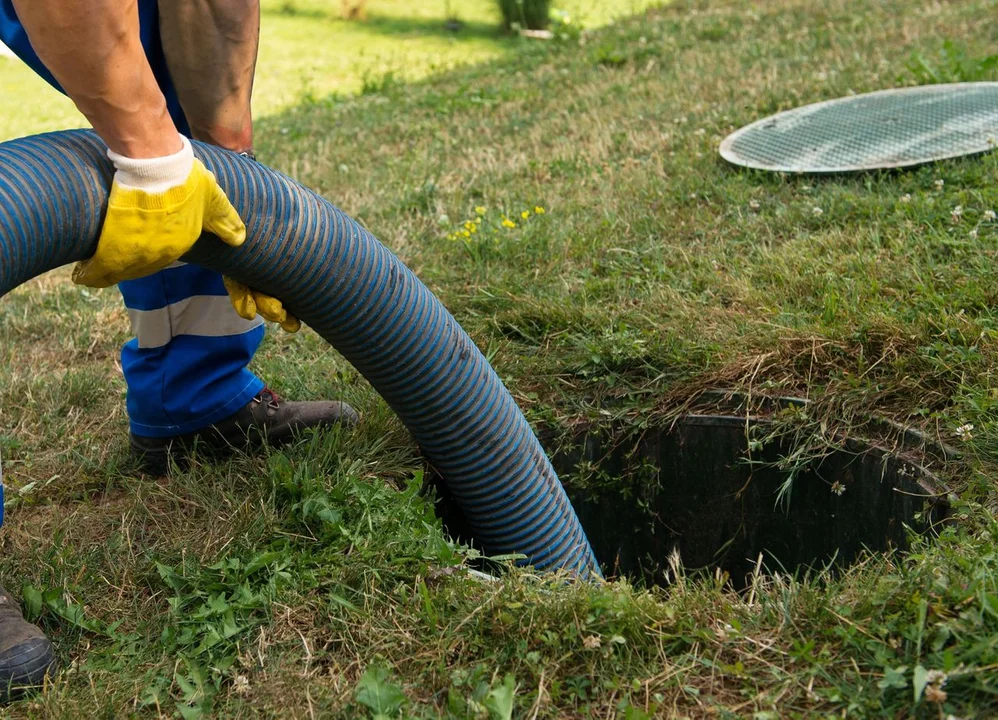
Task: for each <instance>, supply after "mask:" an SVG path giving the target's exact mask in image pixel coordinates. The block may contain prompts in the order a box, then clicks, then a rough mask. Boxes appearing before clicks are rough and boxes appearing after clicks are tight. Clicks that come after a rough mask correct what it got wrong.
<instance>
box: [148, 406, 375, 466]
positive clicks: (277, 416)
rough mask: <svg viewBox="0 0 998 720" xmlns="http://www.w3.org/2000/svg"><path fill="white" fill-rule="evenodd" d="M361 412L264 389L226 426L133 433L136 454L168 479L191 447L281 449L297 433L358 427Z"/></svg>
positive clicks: (230, 449) (231, 417) (222, 449)
mask: <svg viewBox="0 0 998 720" xmlns="http://www.w3.org/2000/svg"><path fill="white" fill-rule="evenodd" d="M359 420H360V416H359V415H358V414H357V411H356V410H354V409H353V408H352V407H350V406H349V405H347V404H346V403H344V402H337V401H323V402H288V401H285V400H281V399H280V398H279V397H278V396H277V394H276V393H275V392H274V391H273V390H271V389H270V388H264V389H263V390H261V391H260V394H259V395H257V396H256V397H255V398H253V399H252V400H251V401H250V402H249V404H248V405H246V407H244V408H243V409H242V410H240V411H238V412H237V413H236V414H235V415H232V416H230V417H228V418H226V419H225V420H222V421H221V422H218V423H215V424H214V425H211V426H209V427H207V428H205V429H204V430H199V431H198V432H195V433H190V434H188V435H180V436H177V437H169V438H150V437H140V436H138V435H135V434H134V433H133V434H132V435H131V445H132V454H133V455H134V456H135V457H136V458H137V459H138V461H139V463H140V465H141V467H142V470H143V471H144V472H146V473H148V474H150V475H166V474H167V473H169V471H170V460H171V459H172V460H173V461H174V462H178V463H182V462H183V461H184V460H185V459H186V458H187V456H188V455H189V453H190V451H191V449H192V448H194V447H195V446H197V447H198V448H200V449H204V450H208V451H214V452H221V453H228V452H231V451H233V450H252V449H253V448H254V447H258V446H260V445H262V444H263V443H264V442H266V443H268V444H270V445H280V444H281V443H284V442H287V441H288V440H290V439H291V438H292V437H294V435H295V433H298V432H301V431H302V430H306V429H308V428H314V427H324V426H327V425H333V424H336V423H343V424H345V425H347V426H352V425H356V424H357V422H358V421H359Z"/></svg>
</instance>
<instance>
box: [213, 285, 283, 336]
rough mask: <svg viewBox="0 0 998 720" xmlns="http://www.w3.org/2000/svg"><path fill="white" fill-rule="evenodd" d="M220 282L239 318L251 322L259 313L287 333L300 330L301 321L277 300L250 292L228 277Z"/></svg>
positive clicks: (259, 293)
mask: <svg viewBox="0 0 998 720" xmlns="http://www.w3.org/2000/svg"><path fill="white" fill-rule="evenodd" d="M222 280H223V281H224V282H225V289H226V290H228V291H229V298H230V299H231V300H232V307H234V308H235V309H236V312H237V313H238V314H239V316H240V317H242V318H245V319H246V320H252V319H254V318H255V317H256V314H257V313H260V314H261V315H262V316H263V317H264V318H265V319H267V320H270V322H275V323H279V324H280V326H281V327H282V328H284V329H285V330H286V331H287V332H289V333H295V332H298V331H299V330H300V329H301V321H300V320H299V319H298V318H296V317H295V316H294V315H292V314H290V313H289V312H288V311H287V310H285V309H284V304H283V303H282V302H281V301H280V300H278V299H277V298H274V297H271V296H270V295H264V294H263V293H261V292H257V291H256V290H250V289H249V288H248V287H246V286H245V285H243V284H242V283H241V282H237V281H236V280H233V279H232V278H229V277H223V278H222Z"/></svg>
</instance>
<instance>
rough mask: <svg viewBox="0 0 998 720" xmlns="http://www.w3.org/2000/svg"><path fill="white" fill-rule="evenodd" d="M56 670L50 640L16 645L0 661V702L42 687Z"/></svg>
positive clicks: (34, 639) (39, 639)
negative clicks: (47, 677)
mask: <svg viewBox="0 0 998 720" xmlns="http://www.w3.org/2000/svg"><path fill="white" fill-rule="evenodd" d="M54 668H55V653H54V652H53V651H52V643H51V642H49V640H48V638H44V637H39V638H32V639H31V640H27V641H26V642H23V643H21V644H19V645H15V646H14V647H12V648H11V649H10V650H8V651H7V652H6V653H4V656H3V658H2V659H0V701H6V700H8V699H10V698H11V697H13V696H16V695H17V694H19V693H22V692H25V691H28V690H31V689H33V688H38V687H41V686H42V685H43V684H44V683H45V677H46V676H47V675H51V673H52V671H53V669H54Z"/></svg>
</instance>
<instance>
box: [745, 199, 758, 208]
mask: <svg viewBox="0 0 998 720" xmlns="http://www.w3.org/2000/svg"><path fill="white" fill-rule="evenodd" d="M748 206H749V207H750V208H752V209H753V210H758V209H759V207H760V205H759V201H758V200H749V203H748Z"/></svg>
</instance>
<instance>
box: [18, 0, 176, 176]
mask: <svg viewBox="0 0 998 720" xmlns="http://www.w3.org/2000/svg"><path fill="white" fill-rule="evenodd" d="M14 8H15V10H16V11H17V15H18V18H19V19H20V20H21V23H22V24H23V25H24V28H25V30H26V31H27V33H28V38H29V39H30V40H31V45H32V47H33V48H34V49H35V52H37V53H38V57H39V58H41V60H42V62H43V63H45V66H46V67H48V69H49V70H51V71H52V74H53V75H54V76H55V78H56V79H57V80H58V81H59V84H60V85H62V87H63V89H64V90H65V91H66V94H67V95H69V97H70V98H72V100H73V102H75V103H76V106H77V107H78V108H79V109H80V112H82V113H83V114H84V115H85V116H86V117H87V119H88V120H89V121H90V122H91V124H92V125H93V126H94V129H95V130H96V131H97V133H98V134H99V135H100V136H101V137H102V138H103V139H104V142H106V143H107V144H108V147H110V148H111V149H112V150H114V151H115V152H117V153H119V154H121V155H125V156H127V157H131V158H153V157H162V156H165V155H170V154H173V153H176V152H177V151H179V150H180V149H181V147H182V144H181V141H180V137H179V135H178V133H177V129H176V126H175V125H174V123H173V121H172V120H171V119H170V114H169V112H168V111H167V108H166V100H165V98H164V97H163V93H162V92H161V91H160V89H159V86H158V84H157V83H156V79H155V77H154V76H153V73H152V69H151V68H150V67H149V61H148V60H146V56H145V52H144V51H143V49H142V43H141V40H140V37H139V15H138V8H137V6H136V0H14Z"/></svg>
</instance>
